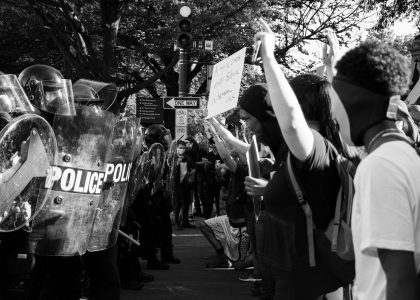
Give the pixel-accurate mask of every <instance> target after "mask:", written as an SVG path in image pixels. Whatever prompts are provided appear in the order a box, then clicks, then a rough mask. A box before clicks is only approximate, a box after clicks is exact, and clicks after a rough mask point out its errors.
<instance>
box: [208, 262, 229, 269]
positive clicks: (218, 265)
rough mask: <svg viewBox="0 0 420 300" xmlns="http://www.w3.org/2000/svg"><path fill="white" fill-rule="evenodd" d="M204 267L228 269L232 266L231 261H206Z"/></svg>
mask: <svg viewBox="0 0 420 300" xmlns="http://www.w3.org/2000/svg"><path fill="white" fill-rule="evenodd" d="M206 268H211V269H212V268H217V269H229V268H232V263H231V262H229V261H226V262H207V263H206Z"/></svg>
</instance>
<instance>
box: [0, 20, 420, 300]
mask: <svg viewBox="0 0 420 300" xmlns="http://www.w3.org/2000/svg"><path fill="white" fill-rule="evenodd" d="M261 26H262V27H263V30H262V31H261V32H258V33H257V34H256V35H255V42H256V43H257V42H258V43H260V45H261V47H260V50H259V55H260V57H261V59H262V65H263V68H264V73H265V78H266V82H265V83H261V84H255V85H252V86H250V87H249V88H247V89H246V91H245V92H244V93H243V94H242V96H241V97H240V99H239V103H238V110H237V113H238V114H239V116H240V119H241V121H240V122H237V123H236V124H234V123H228V124H224V122H222V121H221V119H216V118H210V119H209V120H208V121H204V122H205V127H206V135H207V136H206V139H205V141H206V143H204V144H205V146H203V145H199V144H198V143H197V141H196V140H195V139H194V138H193V137H187V138H186V139H184V140H177V141H174V140H173V139H172V135H171V132H170V131H169V130H168V129H167V128H165V126H163V125H161V124H153V125H148V126H145V127H144V128H143V132H141V134H139V136H141V139H140V143H139V144H136V147H137V149H134V150H133V152H132V153H133V155H134V157H133V158H132V159H133V164H132V169H131V178H130V179H129V183H128V191H127V197H126V199H125V201H126V203H128V204H129V205H127V204H126V205H125V207H126V212H125V214H126V215H125V216H124V220H123V222H122V224H121V226H118V227H119V228H120V229H121V230H122V231H123V232H125V236H128V237H124V236H121V235H120V236H119V237H118V241H116V242H115V243H116V245H115V244H113V243H110V246H109V247H105V248H103V249H102V248H101V249H100V251H97V252H95V251H88V252H86V251H81V252H83V253H77V255H74V256H73V257H68V256H66V255H65V254H63V253H64V252H60V253H58V252H57V253H58V255H57V256H56V257H54V255H53V256H49V255H46V254H45V251H41V252H42V253H41V254H40V253H38V252H36V251H35V253H36V254H35V255H34V253H33V251H31V250H30V249H29V248H30V246H29V245H30V244H31V241H32V239H31V236H32V238H33V233H31V232H30V230H29V229H31V228H30V227H29V222H28V223H27V224H23V225H22V226H24V227H23V229H22V228H21V227H19V229H18V230H17V231H16V232H12V233H4V234H3V235H2V236H1V244H0V253H1V256H0V265H1V266H3V267H4V269H8V268H9V267H10V261H9V260H11V259H15V258H16V257H14V258H13V257H12V256H13V255H14V254H16V253H17V251H25V252H26V254H27V255H28V257H29V258H30V259H28V262H29V266H28V269H30V271H28V272H29V273H30V272H32V274H31V279H30V280H29V283H28V284H27V287H26V289H27V291H26V298H27V299H42V300H46V299H58V298H57V295H58V294H59V295H60V299H79V298H80V296H81V294H83V293H86V294H87V295H88V297H93V298H92V299H118V298H119V290H120V288H121V287H122V288H126V289H134V290H140V289H141V288H142V287H143V284H144V283H145V282H150V281H153V280H154V276H153V275H151V274H149V273H147V272H144V271H143V270H142V264H141V260H142V259H143V260H145V261H147V264H146V267H147V269H149V270H168V269H170V265H171V264H180V263H182V262H181V260H180V259H179V258H178V257H176V256H175V255H174V245H173V233H174V232H175V233H177V232H179V231H181V230H184V229H188V228H195V227H197V228H198V229H199V230H200V231H201V233H202V234H203V236H204V237H205V238H206V239H207V240H208V241H209V243H210V245H211V246H212V247H213V248H214V250H215V252H216V256H215V257H216V260H215V261H211V262H207V263H206V265H205V266H206V267H208V268H214V267H217V268H220V267H222V268H225V267H226V268H231V267H234V268H235V269H238V270H246V269H247V268H250V267H252V270H251V271H250V272H247V273H245V274H244V275H243V276H241V277H240V278H239V279H240V280H242V281H247V282H252V283H253V295H254V296H258V297H259V298H260V299H276V300H280V299H281V300H289V299H290V300H292V299H297V300H300V299H302V300H311V299H350V298H351V297H354V298H355V299H358V300H364V299H369V300H371V299H387V300H390V299H405V300H410V299H419V297H420V279H419V275H418V274H419V270H420V184H418V183H417V182H416V176H417V174H418V171H419V170H420V158H419V155H420V150H419V148H418V146H419V145H418V144H419V142H420V140H419V135H418V125H419V122H420V118H418V116H419V114H418V111H420V109H418V106H416V105H412V106H407V104H406V103H405V102H403V101H402V100H401V99H403V97H404V96H406V95H407V94H408V93H409V91H410V87H412V86H413V84H414V83H412V82H411V78H412V74H410V68H409V63H408V62H407V60H406V58H404V56H403V55H401V54H400V53H399V52H398V51H397V50H395V49H394V48H392V47H391V46H390V45H388V44H386V43H383V42H381V41H378V40H367V41H365V42H362V43H360V44H359V45H358V46H356V47H355V48H353V49H351V50H349V51H347V52H346V53H345V54H344V55H343V56H342V58H341V59H339V60H338V59H337V57H338V54H339V49H338V46H337V42H336V37H335V35H334V33H332V32H329V33H328V36H327V37H328V40H329V42H330V50H329V52H325V53H324V54H325V55H324V63H325V66H326V74H327V76H326V78H324V77H323V76H318V75H314V74H303V75H299V76H296V77H294V78H292V79H290V80H288V79H286V77H285V76H284V74H283V72H282V70H281V68H280V66H279V65H278V64H277V62H276V60H275V57H274V48H275V34H274V33H273V32H272V31H271V29H270V28H269V27H268V25H267V24H266V23H265V22H264V21H263V20H261ZM337 60H338V61H337ZM50 71H51V70H50ZM54 72H55V71H54ZM57 72H58V71H57ZM58 73H59V72H58ZM20 77H21V76H20ZM37 80H43V79H41V78H37ZM44 80H45V79H44ZM46 82H47V80H46ZM21 84H22V85H23V86H24V87H28V86H27V85H25V84H24V83H23V82H21ZM32 84H33V83H32ZM30 87H31V86H29V89H26V92H27V93H28V97H29V99H30V100H31V101H32V102H34V103H33V104H34V106H36V107H37V109H39V110H38V111H37V112H38V113H39V114H40V115H41V116H43V117H44V118H45V119H47V121H48V122H50V123H52V121H51V118H52V115H54V114H57V115H59V114H58V113H57V111H58V110H57V107H60V106H57V104H55V106H50V107H49V108H48V106H45V105H44V106H42V105H41V107H39V105H40V102H36V101H34V99H35V97H36V96H37V95H39V93H40V92H42V93H46V92H47V89H46V88H47V86H44V87H43V88H44V90H37V92H38V94H30V93H31V92H34V89H30ZM54 88H55V89H57V86H54ZM42 99H43V101H47V100H48V97H44V98H42ZM78 99H79V100H78V101H79V102H80V103H79V104H81V105H85V106H90V105H92V103H90V104H89V105H88V103H85V102H86V101H85V100H86V98H83V97H80V98H78ZM80 99H82V100H80ZM89 99H90V98H89ZM6 100H7V99H6ZM6 100H5V98H4V97H1V98H0V108H1V109H2V111H1V112H0V121H1V126H2V127H7V124H8V123H10V122H13V118H12V116H13V117H16V116H17V115H14V114H13V113H15V112H14V111H12V109H11V108H10V107H8V106H7V105H6V104H7V101H6ZM90 100H92V99H90ZM99 100H101V101H102V102H105V107H106V106H107V105H108V104H109V103H108V104H107V103H106V100H104V99H102V98H101V99H99ZM99 100H98V101H99ZM83 101H85V102H83ZM41 104H42V103H41ZM44 104H45V103H44ZM60 105H62V103H61V104H60ZM93 105H96V104H95V103H94V104H93ZM101 105H102V108H103V107H104V103H101ZM112 105H113V102H112V103H111V104H109V107H112ZM109 107H108V108H109ZM52 109H55V110H52ZM140 131H141V129H140ZM252 135H254V137H255V138H256V140H254V139H253V137H252ZM64 138H66V137H64ZM254 141H256V142H257V147H258V149H259V160H258V161H254V160H253V159H252V158H251V150H252V147H253V143H254ZM60 142H61V141H60ZM120 142H121V141H120ZM120 142H119V143H120ZM117 145H119V144H117V143H116V142H115V143H114V144H113V151H114V152H115V148H116V147H117ZM79 150H80V149H79ZM80 151H82V150H80ZM21 156H22V157H24V155H22V154H21ZM22 160H23V159H22ZM2 163H3V162H2ZM98 165H100V164H98ZM253 167H257V168H258V170H259V176H254V174H253V173H252V172H251V170H252V168H253ZM2 168H5V167H3V166H2ZM3 182H6V181H3V177H2V178H1V182H0V183H3ZM114 185H115V183H114ZM110 186H112V184H110ZM108 188H109V187H108ZM104 189H105V188H104ZM130 197H131V198H132V199H129V198H130ZM56 199H57V198H55V201H56ZM342 201H344V202H342ZM92 203H93V202H92ZM55 204H60V203H58V202H57V203H55ZM122 210H123V208H122V207H121V211H122ZM51 211H52V210H51ZM0 221H2V219H0ZM119 222H120V220H118V221H117V224H118V225H119ZM0 223H1V222H0ZM34 228H35V227H34ZM35 229H36V228H35ZM15 239H18V240H19V241H17V240H15ZM136 241H139V242H140V243H139V244H137V245H136V243H135V242H136ZM133 242H134V243H133ZM57 247H58V246H57ZM117 247H118V252H117V251H116V248H117ZM23 248H24V249H23ZM37 249H38V248H37ZM87 249H88V250H89V248H87ZM66 250H68V249H66ZM85 250H86V249H85ZM38 251H39V250H38ZM85 252H86V253H85ZM13 253H14V254H13ZM47 253H48V251H47ZM95 268H96V269H97V271H96V272H95V271H93V270H94V269H95ZM98 270H99V271H98ZM100 273H101V274H100ZM7 274H9V273H8V272H3V271H2V277H4V278H3V279H4V280H3V279H2V280H0V282H1V286H0V287H1V290H0V292H1V293H2V294H1V295H2V296H3V295H6V293H7V289H8V288H10V285H11V284H13V282H11V280H10V277H8V275H7ZM66 291H69V292H68V293H67V292H66ZM4 297H5V296H4ZM65 297H67V298H65Z"/></svg>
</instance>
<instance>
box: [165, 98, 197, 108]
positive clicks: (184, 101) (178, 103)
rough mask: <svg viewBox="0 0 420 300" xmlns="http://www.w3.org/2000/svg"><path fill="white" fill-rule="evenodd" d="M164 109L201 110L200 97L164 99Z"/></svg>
mask: <svg viewBox="0 0 420 300" xmlns="http://www.w3.org/2000/svg"><path fill="white" fill-rule="evenodd" d="M163 108H164V109H175V108H184V109H185V108H186V109H198V108H200V97H163Z"/></svg>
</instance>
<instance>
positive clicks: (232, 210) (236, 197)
mask: <svg viewBox="0 0 420 300" xmlns="http://www.w3.org/2000/svg"><path fill="white" fill-rule="evenodd" d="M246 176H248V169H247V167H246V166H244V165H243V164H240V163H238V165H237V167H236V171H235V173H233V174H232V175H231V177H230V181H229V185H228V199H227V201H226V213H227V215H228V217H229V218H245V216H246V212H245V204H246V201H247V195H246V192H245V184H244V181H245V177H246Z"/></svg>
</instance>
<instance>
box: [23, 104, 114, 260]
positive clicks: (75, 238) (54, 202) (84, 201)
mask: <svg viewBox="0 0 420 300" xmlns="http://www.w3.org/2000/svg"><path fill="white" fill-rule="evenodd" d="M114 124H115V116H114V115H113V114H112V113H110V112H106V111H103V110H101V109H98V108H97V107H94V106H84V107H78V108H76V114H75V116H60V117H59V118H55V120H54V123H53V126H52V127H53V129H54V132H55V136H56V139H57V146H58V157H57V163H56V165H54V166H53V168H52V172H51V174H49V176H48V178H47V180H46V184H45V188H49V187H51V193H50V196H49V197H48V200H47V201H46V203H45V205H44V207H43V208H42V210H41V211H40V213H39V214H38V215H37V217H36V218H35V219H34V222H33V228H32V229H33V230H32V233H31V241H32V242H33V243H34V245H35V249H34V250H35V253H37V254H40V255H44V256H73V255H82V254H84V253H85V252H86V250H87V247H88V241H89V237H90V234H91V232H92V227H93V221H94V217H95V212H96V209H97V207H98V205H99V202H100V199H101V191H102V188H103V185H104V179H105V172H106V164H107V162H108V158H109V154H110V149H111V139H112V133H113V127H114Z"/></svg>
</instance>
